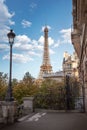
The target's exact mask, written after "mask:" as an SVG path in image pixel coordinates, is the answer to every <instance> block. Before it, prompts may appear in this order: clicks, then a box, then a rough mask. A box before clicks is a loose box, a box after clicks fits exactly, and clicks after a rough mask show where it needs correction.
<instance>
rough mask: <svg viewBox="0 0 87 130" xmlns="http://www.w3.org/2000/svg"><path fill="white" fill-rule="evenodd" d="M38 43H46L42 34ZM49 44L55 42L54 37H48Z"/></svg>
mask: <svg viewBox="0 0 87 130" xmlns="http://www.w3.org/2000/svg"><path fill="white" fill-rule="evenodd" d="M38 43H40V44H41V45H43V44H44V36H41V37H40V38H39V40H38ZM48 44H49V46H51V45H53V44H54V39H52V38H51V37H48Z"/></svg>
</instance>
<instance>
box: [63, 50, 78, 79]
mask: <svg viewBox="0 0 87 130" xmlns="http://www.w3.org/2000/svg"><path fill="white" fill-rule="evenodd" d="M78 63H79V59H78V57H77V54H76V53H75V52H74V53H73V54H72V55H70V54H69V53H68V52H64V58H63V63H62V68H63V72H64V75H65V76H66V75H70V76H71V77H76V78H78Z"/></svg>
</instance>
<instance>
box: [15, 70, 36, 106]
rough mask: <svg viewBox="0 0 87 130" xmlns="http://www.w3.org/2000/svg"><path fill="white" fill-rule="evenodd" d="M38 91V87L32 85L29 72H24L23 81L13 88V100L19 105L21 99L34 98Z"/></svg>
mask: <svg viewBox="0 0 87 130" xmlns="http://www.w3.org/2000/svg"><path fill="white" fill-rule="evenodd" d="M37 91H38V87H37V86H36V85H35V84H34V78H33V77H32V76H31V75H30V73H29V72H26V73H25V75H24V77H23V79H22V80H21V81H19V82H18V83H17V84H16V85H15V86H14V87H13V94H14V97H15V99H16V100H17V101H18V102H19V103H20V104H21V103H22V101H23V97H26V96H34V95H35V94H36V93H37Z"/></svg>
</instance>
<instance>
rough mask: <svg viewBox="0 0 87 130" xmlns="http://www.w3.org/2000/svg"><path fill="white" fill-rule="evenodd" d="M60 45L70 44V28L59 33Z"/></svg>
mask: <svg viewBox="0 0 87 130" xmlns="http://www.w3.org/2000/svg"><path fill="white" fill-rule="evenodd" d="M60 34H61V38H62V43H71V28H69V29H62V30H61V31H60Z"/></svg>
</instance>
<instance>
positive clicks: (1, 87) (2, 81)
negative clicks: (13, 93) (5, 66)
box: [0, 72, 8, 100]
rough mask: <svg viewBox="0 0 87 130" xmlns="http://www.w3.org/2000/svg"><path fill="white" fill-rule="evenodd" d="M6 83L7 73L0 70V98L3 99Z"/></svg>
mask: <svg viewBox="0 0 87 130" xmlns="http://www.w3.org/2000/svg"><path fill="white" fill-rule="evenodd" d="M7 85H8V75H7V74H4V73H3V72H0V100H3V99H4V98H5V94H6V89H7Z"/></svg>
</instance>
